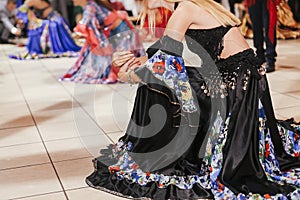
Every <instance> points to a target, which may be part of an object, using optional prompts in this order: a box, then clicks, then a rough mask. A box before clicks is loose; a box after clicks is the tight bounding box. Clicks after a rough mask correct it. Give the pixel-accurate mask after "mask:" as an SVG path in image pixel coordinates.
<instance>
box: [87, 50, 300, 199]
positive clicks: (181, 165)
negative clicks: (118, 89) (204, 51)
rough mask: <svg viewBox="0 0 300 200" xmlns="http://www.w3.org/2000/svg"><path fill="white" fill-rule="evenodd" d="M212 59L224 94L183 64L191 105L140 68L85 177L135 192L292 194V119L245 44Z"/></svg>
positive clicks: (295, 176)
mask: <svg viewBox="0 0 300 200" xmlns="http://www.w3.org/2000/svg"><path fill="white" fill-rule="evenodd" d="M217 66H218V69H219V70H220V72H221V75H222V78H223V81H224V83H226V88H225V89H224V88H222V90H223V92H222V95H224V94H225V98H223V97H224V96H222V97H221V96H214V97H212V95H211V94H212V93H213V91H212V90H214V88H211V89H210V90H211V91H209V92H208V91H207V87H206V86H207V85H206V83H208V82H209V81H207V80H206V79H205V78H204V76H202V75H201V70H200V71H199V70H198V69H197V68H193V67H187V73H188V76H189V82H190V85H191V86H192V89H193V92H194V95H195V96H196V98H197V101H198V107H199V109H198V111H197V112H194V113H186V112H184V111H183V110H181V109H180V104H179V103H178V100H177V98H176V96H175V95H174V94H173V93H172V92H171V91H170V89H168V88H167V87H164V85H163V84H161V83H159V82H157V81H158V80H156V79H155V78H154V77H153V75H152V74H151V73H150V72H149V71H148V70H140V71H139V72H138V75H140V77H147V79H148V80H147V84H141V85H140V87H139V88H138V90H137V95H136V99H135V104H134V108H133V112H132V116H131V121H130V123H129V125H128V128H127V131H126V133H125V135H124V136H122V137H121V138H120V139H119V142H118V143H116V144H115V145H111V146H109V147H108V148H107V149H102V150H101V151H100V153H101V155H100V156H99V157H98V158H95V159H94V160H93V163H94V167H95V170H94V172H93V173H92V174H91V175H90V176H88V177H87V178H86V183H87V184H88V185H89V186H91V187H93V188H96V189H99V190H102V191H106V192H109V193H112V194H115V195H118V196H122V197H127V198H137V199H139V198H150V199H162V200H163V199H268V198H273V199H299V198H300V190H299V188H300V182H299V180H300V179H299V178H300V177H299V175H300V171H299V168H298V167H299V166H300V159H299V151H300V147H299V144H300V141H299V133H300V132H299V130H300V127H299V124H297V123H295V122H294V121H293V120H287V121H277V120H276V119H275V117H274V112H273V108H272V102H271V98H270V94H269V87H268V83H267V80H266V77H265V76H261V75H259V73H258V71H257V68H258V66H259V65H258V63H257V59H256V58H255V56H254V53H253V51H252V50H245V51H243V52H240V53H238V54H236V55H233V56H230V57H229V58H227V59H224V60H221V61H220V62H219V63H218V64H217ZM211 80H213V76H212V79H211ZM219 89H220V88H217V90H218V91H219ZM224 91H225V92H224ZM209 93H210V94H209ZM217 93H218V92H217V91H215V92H214V94H217Z"/></svg>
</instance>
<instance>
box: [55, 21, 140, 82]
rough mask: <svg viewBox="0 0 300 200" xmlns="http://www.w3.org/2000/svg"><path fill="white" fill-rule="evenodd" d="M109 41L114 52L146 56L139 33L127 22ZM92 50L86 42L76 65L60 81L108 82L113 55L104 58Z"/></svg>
mask: <svg viewBox="0 0 300 200" xmlns="http://www.w3.org/2000/svg"><path fill="white" fill-rule="evenodd" d="M107 40H108V42H109V44H110V45H111V46H112V52H114V51H117V50H120V49H123V50H125V51H126V50H129V51H133V52H134V54H135V55H136V56H141V55H145V52H144V50H143V46H142V42H141V41H140V40H139V37H138V35H137V33H136V32H135V30H133V31H132V30H131V29H130V28H129V26H128V25H127V23H126V22H125V21H123V22H122V23H121V24H120V25H119V26H118V27H117V28H115V29H114V30H112V31H111V32H110V38H108V39H107ZM99 43H100V44H101V38H99ZM91 48H92V47H91V46H90V45H89V44H88V42H86V43H85V45H84V46H83V47H82V49H81V51H80V55H79V58H78V59H77V61H76V63H75V64H74V66H73V67H71V68H70V69H69V70H68V71H67V73H66V74H65V75H64V76H63V77H61V78H59V80H60V81H71V82H76V83H86V84H101V83H103V82H104V81H105V80H106V78H107V77H108V74H109V72H110V70H111V67H112V65H111V57H112V54H111V55H109V56H104V55H101V54H98V53H97V52H94V51H92V49H91ZM103 48H104V47H103ZM100 49H101V47H100Z"/></svg>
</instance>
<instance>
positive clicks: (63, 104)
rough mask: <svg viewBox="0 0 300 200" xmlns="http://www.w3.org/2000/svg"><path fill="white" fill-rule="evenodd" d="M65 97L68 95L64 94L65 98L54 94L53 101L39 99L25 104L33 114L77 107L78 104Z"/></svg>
mask: <svg viewBox="0 0 300 200" xmlns="http://www.w3.org/2000/svg"><path fill="white" fill-rule="evenodd" d="M67 95H68V94H65V96H66V97H60V94H55V96H56V98H54V99H53V98H50V99H47V98H46V97H41V98H40V99H28V100H27V102H28V105H29V108H30V110H31V111H33V112H44V111H52V110H62V109H73V108H77V107H79V105H78V103H77V102H76V101H75V100H73V98H72V97H70V96H67ZM49 97H50V96H49Z"/></svg>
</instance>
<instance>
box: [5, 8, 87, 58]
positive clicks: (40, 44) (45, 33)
mask: <svg viewBox="0 0 300 200" xmlns="http://www.w3.org/2000/svg"><path fill="white" fill-rule="evenodd" d="M22 16H24V17H27V14H23V15H22ZM28 23H29V24H28V26H29V29H28V42H27V45H26V47H27V51H26V52H22V53H15V54H12V55H9V57H10V58H14V59H19V60H28V59H39V58H57V57H63V56H66V57H77V56H78V51H79V50H80V48H81V47H79V46H78V45H77V44H76V43H75V41H74V40H73V38H72V36H71V31H70V29H69V27H68V25H67V23H66V21H65V19H64V18H63V17H62V16H61V15H60V14H59V13H57V12H56V11H53V12H52V13H50V14H49V16H48V18H47V19H38V18H36V19H34V20H32V21H29V22H28Z"/></svg>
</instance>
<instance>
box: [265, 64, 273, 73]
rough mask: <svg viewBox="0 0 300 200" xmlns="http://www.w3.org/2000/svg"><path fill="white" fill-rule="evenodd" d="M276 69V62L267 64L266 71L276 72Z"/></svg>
mask: <svg viewBox="0 0 300 200" xmlns="http://www.w3.org/2000/svg"><path fill="white" fill-rule="evenodd" d="M274 71H275V64H267V65H266V72H267V73H269V72H274Z"/></svg>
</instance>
